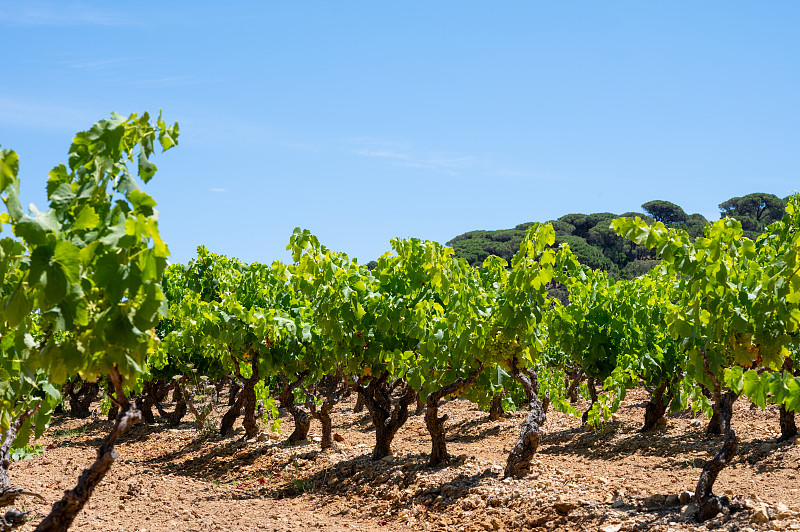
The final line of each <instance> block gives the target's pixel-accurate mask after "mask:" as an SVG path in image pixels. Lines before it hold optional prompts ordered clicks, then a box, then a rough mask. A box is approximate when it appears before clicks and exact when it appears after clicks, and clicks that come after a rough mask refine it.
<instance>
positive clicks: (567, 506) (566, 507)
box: [553, 497, 578, 515]
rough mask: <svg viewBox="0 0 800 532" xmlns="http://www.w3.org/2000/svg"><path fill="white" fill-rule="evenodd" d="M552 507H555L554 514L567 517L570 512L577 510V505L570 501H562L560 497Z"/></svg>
mask: <svg viewBox="0 0 800 532" xmlns="http://www.w3.org/2000/svg"><path fill="white" fill-rule="evenodd" d="M553 507H555V509H556V512H558V513H560V514H561V515H567V514H568V513H570V512H571V511H572V510H574V509H575V508H577V507H578V504H577V503H575V502H572V501H567V500H563V499H562V498H561V497H559V498H558V500H557V501H556V503H555V504H554V505H553Z"/></svg>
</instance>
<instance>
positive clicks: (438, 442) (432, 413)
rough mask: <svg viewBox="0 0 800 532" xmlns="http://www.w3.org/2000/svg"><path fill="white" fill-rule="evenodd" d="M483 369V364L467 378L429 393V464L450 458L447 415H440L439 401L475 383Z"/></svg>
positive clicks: (426, 404) (426, 414) (427, 406)
mask: <svg viewBox="0 0 800 532" xmlns="http://www.w3.org/2000/svg"><path fill="white" fill-rule="evenodd" d="M481 371H483V364H481V365H480V366H479V367H478V369H476V370H475V371H473V372H472V373H470V374H469V375H467V377H465V378H461V379H457V380H456V381H455V382H453V383H451V384H448V385H447V386H442V387H441V388H439V389H438V390H436V391H435V392H431V393H429V394H428V397H427V400H426V401H425V407H426V409H425V425H426V426H427V427H428V433H429V434H430V435H431V457H430V460H428V465H429V466H431V467H436V466H438V465H439V464H441V463H442V462H444V461H446V460H447V459H448V458H449V455H448V454H447V441H446V439H445V434H444V423H445V421H447V415H446V414H445V415H444V416H441V417H439V401H441V400H442V398H444V397H446V396H448V395H452V394H455V393H458V392H460V391H461V390H463V389H464V388H466V387H468V386H472V385H473V384H475V381H476V380H477V378H478V375H480V373H481Z"/></svg>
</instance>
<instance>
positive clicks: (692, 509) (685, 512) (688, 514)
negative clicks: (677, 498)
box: [681, 503, 697, 521]
mask: <svg viewBox="0 0 800 532" xmlns="http://www.w3.org/2000/svg"><path fill="white" fill-rule="evenodd" d="M696 515H697V505H696V504H695V503H692V504H687V505H686V506H684V507H683V508H682V509H681V519H683V520H684V521H691V520H693V519H694V518H695V516H696Z"/></svg>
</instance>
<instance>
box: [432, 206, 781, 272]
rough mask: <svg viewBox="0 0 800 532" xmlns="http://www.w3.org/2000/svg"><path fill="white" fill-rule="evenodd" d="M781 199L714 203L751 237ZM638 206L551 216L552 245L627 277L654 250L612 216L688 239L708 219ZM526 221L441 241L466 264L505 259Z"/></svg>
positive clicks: (644, 266)
mask: <svg viewBox="0 0 800 532" xmlns="http://www.w3.org/2000/svg"><path fill="white" fill-rule="evenodd" d="M785 206H786V200H785V199H780V198H778V197H777V196H773V195H772V194H764V193H755V194H748V195H747V196H743V197H741V198H731V199H729V200H728V201H725V202H723V203H721V204H720V205H719V207H720V210H721V212H722V216H723V217H724V216H729V217H732V218H736V219H737V220H739V221H740V222H741V224H742V229H743V232H744V235H745V236H747V237H749V238H751V239H755V238H756V237H757V236H758V235H760V234H761V233H762V232H763V231H764V228H765V227H766V226H767V225H769V224H770V223H772V222H774V221H775V220H779V219H780V218H781V217H782V216H783V213H784V212H785ZM642 209H643V212H641V213H639V212H626V213H624V214H621V215H617V214H614V213H610V212H598V213H592V214H582V213H571V214H566V215H564V216H562V217H561V218H559V219H558V220H551V221H549V222H548V223H550V224H552V226H553V229H554V230H555V235H556V242H555V245H556V246H558V245H560V244H562V243H566V244H569V246H570V248H571V249H572V252H573V253H574V254H575V256H576V257H577V258H578V260H579V261H580V263H581V264H583V265H585V266H589V267H590V268H594V269H600V270H604V271H606V272H608V273H609V275H610V276H611V277H612V278H615V279H632V278H634V277H639V276H640V275H644V274H645V273H647V272H648V271H649V270H651V269H652V268H653V267H655V265H656V264H658V262H659V261H658V258H657V257H656V255H655V252H653V251H650V250H647V249H645V248H644V247H642V246H639V245H637V244H634V243H633V242H631V241H630V240H628V239H625V238H622V237H620V236H619V235H617V234H616V233H615V232H614V230H612V229H611V227H610V226H611V221H612V220H614V219H615V218H619V217H625V218H635V217H637V216H638V217H640V218H641V219H642V220H643V221H645V222H647V223H653V222H655V221H660V222H662V223H664V224H665V225H667V226H669V227H674V228H676V229H683V230H684V231H686V232H687V233H688V234H689V236H690V237H691V238H692V239H695V238H698V237H702V236H703V230H704V228H705V227H706V225H708V223H709V220H707V219H706V218H705V216H703V215H702V214H698V213H695V214H687V213H686V212H685V211H684V210H683V208H681V207H680V206H679V205H676V204H674V203H672V202H669V201H665V200H653V201H648V202H647V203H645V204H643V205H642ZM531 225H532V222H526V223H522V224H519V225H517V226H516V227H514V228H513V229H501V230H497V231H482V230H477V231H470V232H468V233H464V234H463V235H459V236H457V237H455V238H453V239H452V240H451V241H450V242H448V243H447V245H448V246H451V247H452V248H453V249H454V250H455V252H456V256H457V257H462V258H464V259H466V260H467V262H469V263H470V264H472V265H480V264H482V263H483V261H484V260H485V259H486V257H488V256H490V255H497V256H498V257H501V258H503V259H505V260H506V261H509V262H510V261H511V258H512V257H513V256H514V253H516V252H517V251H518V250H519V246H520V242H521V241H522V239H523V237H524V236H525V231H526V230H527V229H528V227H530V226H531Z"/></svg>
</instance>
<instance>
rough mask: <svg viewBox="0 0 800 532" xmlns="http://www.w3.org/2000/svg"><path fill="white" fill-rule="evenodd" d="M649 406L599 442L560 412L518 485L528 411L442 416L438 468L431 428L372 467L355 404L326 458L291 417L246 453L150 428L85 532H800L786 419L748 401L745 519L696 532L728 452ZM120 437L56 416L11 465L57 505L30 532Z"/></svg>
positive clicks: (460, 409)
mask: <svg viewBox="0 0 800 532" xmlns="http://www.w3.org/2000/svg"><path fill="white" fill-rule="evenodd" d="M645 398H646V394H645V392H644V391H643V390H634V391H632V392H631V393H630V394H629V396H628V399H627V401H625V402H624V406H623V407H622V408H621V410H620V412H619V415H618V416H617V417H616V418H615V420H614V421H612V422H611V423H609V424H608V425H607V426H606V427H605V428H604V429H603V430H602V431H595V432H593V431H586V430H584V429H583V428H581V427H580V423H579V420H576V419H574V418H572V417H570V416H565V415H562V414H559V413H556V412H553V411H552V410H551V411H550V412H549V414H548V420H547V424H546V426H545V431H546V435H545V436H544V438H543V440H542V442H541V445H540V448H539V452H538V454H537V456H536V459H535V461H534V464H533V467H532V470H531V474H530V475H529V476H528V477H526V478H524V479H519V480H510V479H505V480H504V479H503V478H502V469H503V465H504V464H505V458H506V455H507V452H508V450H510V448H511V446H512V445H513V443H514V441H515V439H516V436H517V433H518V427H519V425H520V423H521V421H522V419H523V417H524V415H525V413H524V412H518V413H515V414H511V415H508V416H507V417H506V418H505V419H502V420H500V421H496V422H492V421H488V418H487V414H485V413H483V412H480V411H479V410H478V409H477V408H476V407H475V406H474V405H473V404H471V403H468V402H466V401H462V400H456V401H451V402H449V403H447V404H446V405H444V406H443V407H442V409H441V410H442V412H443V413H447V414H448V415H449V420H448V422H447V424H446V427H447V431H448V450H449V452H450V454H451V455H452V456H453V457H454V458H453V460H452V461H451V462H450V463H449V464H448V465H447V466H446V467H443V468H439V469H430V468H428V467H427V465H426V460H427V453H428V452H430V447H429V446H430V441H429V438H428V435H427V432H426V430H425V424H424V419H423V417H422V416H412V417H411V418H410V419H409V421H408V423H407V424H406V425H405V426H404V427H403V428H401V430H400V432H399V433H398V436H397V437H396V439H395V442H394V444H393V450H394V454H393V455H392V456H390V457H387V458H386V459H384V460H380V461H378V462H373V461H371V460H370V459H369V454H370V451H371V448H372V445H373V442H374V432H373V431H371V427H370V425H371V423H370V420H369V416H368V415H366V414H354V413H353V412H352V407H353V401H350V402H347V403H343V404H341V405H339V406H338V407H337V409H335V410H334V432H335V433H336V434H338V435H339V436H341V439H342V440H343V441H342V442H338V443H337V444H336V447H335V448H334V449H332V450H328V451H326V452H322V451H321V450H320V448H319V443H318V442H316V441H314V438H315V437H316V434H314V432H315V431H318V430H319V427H318V426H317V425H313V424H312V433H311V434H310V438H311V440H310V441H308V442H304V443H303V444H301V445H299V446H297V447H286V446H285V445H284V441H285V439H286V435H288V434H289V433H290V432H291V430H292V422H291V418H282V419H281V422H282V428H281V434H277V433H262V435H261V436H260V438H258V439H252V440H247V441H245V440H243V435H242V433H241V430H239V431H237V434H235V435H234V436H233V437H230V438H221V437H219V436H218V435H214V434H208V433H206V434H204V433H201V432H198V430H197V429H196V428H195V427H194V425H193V424H191V423H182V424H181V425H179V426H178V427H177V428H168V427H167V426H166V425H164V424H163V423H156V424H155V425H150V426H147V425H144V424H140V425H137V426H135V427H134V428H133V429H132V430H131V431H130V432H129V433H128V434H126V435H125V436H124V437H123V438H122V440H121V443H120V445H118V446H117V450H118V452H119V454H120V460H118V461H117V462H116V463H115V464H114V466H113V468H112V471H111V474H110V475H109V477H107V478H106V479H105V480H104V481H103V483H102V484H101V486H100V487H99V488H98V490H97V491H96V492H95V494H94V495H93V497H92V499H91V502H90V504H89V505H88V506H87V507H86V508H84V510H83V512H82V513H81V514H80V516H79V517H78V519H77V521H76V522H75V524H74V526H73V528H72V530H87V531H88V530H98V531H112V532H129V531H147V532H166V531H196V532H200V531H249V530H269V531H289V530H296V531H301V530H317V529H318V530H363V531H375V530H382V531H385V530H412V529H415V530H453V531H464V532H468V531H477V530H503V529H509V530H600V531H602V532H619V531H627V530H663V531H667V530H670V531H672V530H674V531H678V530H709V529H718V530H747V529H751V530H767V529H773V530H800V480H798V474H800V471H798V467H799V466H800V445H799V444H798V440H793V441H789V442H786V443H783V444H776V443H775V439H776V438H777V435H778V430H779V425H778V411H777V409H775V408H770V409H768V410H767V411H766V412H764V411H761V410H758V409H752V408H751V407H750V405H749V404H748V403H746V402H745V401H740V402H738V403H737V404H736V406H735V411H734V418H733V423H734V428H735V429H736V431H737V434H738V435H739V437H740V445H739V449H740V450H739V454H738V456H737V457H736V458H735V460H734V462H733V463H732V465H731V466H730V467H728V468H727V469H725V470H724V471H723V472H722V474H721V475H720V477H719V480H718V481H717V483H716V485H715V492H716V493H719V494H727V495H728V496H730V497H731V498H732V499H733V501H734V510H736V511H735V512H734V513H732V514H731V515H729V516H721V517H720V518H717V519H714V520H711V521H708V522H707V523H705V524H703V525H698V524H697V523H694V522H693V521H692V520H691V515H689V514H691V511H692V506H691V504H688V503H687V502H685V501H684V502H683V503H682V502H681V501H680V499H679V497H678V496H679V494H680V493H681V492H683V491H686V490H689V491H692V492H693V491H694V487H695V484H696V482H697V480H698V477H699V474H700V470H701V468H702V465H703V463H704V461H705V460H708V459H710V458H711V456H713V454H714V453H715V452H716V450H717V449H718V448H719V446H720V445H721V440H720V439H719V438H712V439H708V438H706V437H705V436H704V428H705V427H704V425H705V419H703V420H702V422H700V421H698V420H692V416H691V414H689V413H682V414H679V415H675V416H671V417H670V418H669V419H668V421H667V423H666V425H665V426H663V427H661V428H660V430H658V431H656V432H654V433H652V434H649V435H642V434H640V433H639V432H638V429H639V427H640V426H641V423H642V420H643V416H644V404H645ZM221 409H222V407H220V411H221ZM110 426H111V424H110V422H107V421H99V420H74V419H69V418H66V417H59V418H56V419H54V421H53V423H52V427H51V428H50V429H49V430H48V431H47V432H46V433H45V436H44V437H43V438H42V439H41V440H40V443H42V445H43V447H44V449H45V450H44V453H43V454H42V455H40V456H36V457H33V458H30V459H27V460H22V461H20V462H15V463H14V464H13V465H12V469H11V476H12V482H13V483H14V485H17V486H23V487H25V488H27V489H30V490H32V491H35V492H37V493H40V494H41V495H42V496H43V497H44V498H45V499H46V500H47V503H46V504H44V503H38V502H37V501H36V500H34V499H28V500H26V501H25V503H26V508H25V509H26V510H30V511H31V518H32V519H31V525H32V524H34V523H36V522H38V521H39V520H40V519H41V516H42V515H44V514H45V513H47V512H48V511H49V509H50V506H51V505H52V503H53V502H54V501H55V500H57V499H58V498H60V497H61V495H62V494H63V491H64V490H65V489H68V488H71V487H73V486H74V485H75V482H76V479H77V477H78V475H79V474H80V472H81V471H82V470H83V468H85V467H87V466H88V465H89V464H90V463H91V461H92V460H93V459H94V456H95V449H96V447H97V445H98V444H99V442H100V441H101V440H102V438H103V437H104V436H105V434H107V432H108V430H109V428H110ZM317 439H318V438H317ZM259 440H261V441H259ZM764 518H766V520H765V519H764ZM32 529H33V526H29V527H27V528H22V529H21V530H32Z"/></svg>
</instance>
